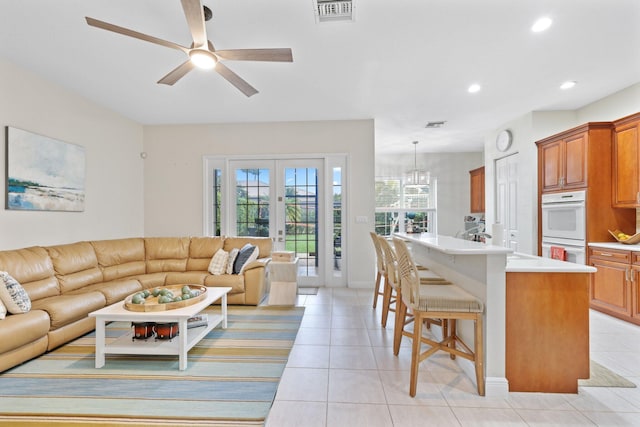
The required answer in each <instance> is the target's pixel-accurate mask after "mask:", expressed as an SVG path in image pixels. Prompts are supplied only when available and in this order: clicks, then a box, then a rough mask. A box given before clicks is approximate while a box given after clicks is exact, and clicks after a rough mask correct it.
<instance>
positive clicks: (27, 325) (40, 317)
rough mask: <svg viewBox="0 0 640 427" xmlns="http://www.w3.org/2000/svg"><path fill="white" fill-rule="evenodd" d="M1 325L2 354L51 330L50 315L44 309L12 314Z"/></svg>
mask: <svg viewBox="0 0 640 427" xmlns="http://www.w3.org/2000/svg"><path fill="white" fill-rule="evenodd" d="M1 324H2V327H0V354H1V353H6V352H8V351H11V350H14V349H16V348H20V347H22V346H23V345H26V344H29V343H31V342H33V341H36V340H37V339H39V338H42V337H44V336H45V335H47V332H49V326H50V322H49V316H48V315H47V313H46V312H44V311H42V310H31V311H30V312H28V313H23V314H11V315H9V316H7V318H6V319H4V320H3V321H2V323H1Z"/></svg>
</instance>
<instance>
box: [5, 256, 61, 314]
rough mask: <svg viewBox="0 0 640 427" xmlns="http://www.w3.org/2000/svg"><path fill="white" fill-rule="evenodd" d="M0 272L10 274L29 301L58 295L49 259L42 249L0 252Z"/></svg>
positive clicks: (56, 281) (58, 291)
mask: <svg viewBox="0 0 640 427" xmlns="http://www.w3.org/2000/svg"><path fill="white" fill-rule="evenodd" d="M0 270H2V271H7V272H8V273H9V274H11V275H12V276H13V277H14V278H15V279H16V280H17V281H18V282H19V283H20V284H21V285H22V287H23V288H24V289H25V290H26V291H27V294H29V297H30V298H31V301H35V300H37V299H40V298H46V297H51V296H54V295H59V294H60V287H59V286H58V280H57V279H56V277H55V272H54V270H53V264H52V262H51V258H49V254H48V253H47V251H46V250H45V249H44V248H41V247H30V248H23V249H15V250H9V251H0Z"/></svg>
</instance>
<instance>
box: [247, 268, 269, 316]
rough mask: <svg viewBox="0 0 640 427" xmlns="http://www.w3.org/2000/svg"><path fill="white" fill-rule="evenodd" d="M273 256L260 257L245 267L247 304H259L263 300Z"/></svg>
mask: <svg viewBox="0 0 640 427" xmlns="http://www.w3.org/2000/svg"><path fill="white" fill-rule="evenodd" d="M269 262H271V258H259V259H257V260H255V261H253V262H251V263H250V264H249V265H247V267H245V269H244V271H243V272H242V275H243V276H244V303H245V304H246V305H258V304H260V301H262V297H263V296H264V294H265V292H266V289H267V280H268V279H267V276H268V274H269V270H268V265H269Z"/></svg>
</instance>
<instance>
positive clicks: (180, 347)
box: [89, 287, 231, 371]
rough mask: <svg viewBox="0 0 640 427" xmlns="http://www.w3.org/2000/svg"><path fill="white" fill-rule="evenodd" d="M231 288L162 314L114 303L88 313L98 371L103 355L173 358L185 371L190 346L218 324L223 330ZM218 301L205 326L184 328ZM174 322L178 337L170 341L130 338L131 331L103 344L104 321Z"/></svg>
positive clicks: (216, 290)
mask: <svg viewBox="0 0 640 427" xmlns="http://www.w3.org/2000/svg"><path fill="white" fill-rule="evenodd" d="M230 290H231V288H209V287H208V288H207V296H206V298H205V299H203V300H202V301H199V302H197V303H195V304H193V305H189V306H187V307H182V308H177V309H174V310H166V311H129V310H127V309H126V308H125V307H124V302H122V301H121V302H118V303H115V304H112V305H110V306H108V307H105V308H102V309H100V310H97V311H94V312H92V313H89V316H91V317H95V318H96V368H102V367H103V366H104V363H105V354H152V355H160V354H162V355H177V356H178V359H179V368H180V370H181V371H183V370H185V369H186V368H187V353H188V352H189V350H191V348H193V346H194V345H196V344H197V343H198V342H199V341H200V340H201V339H202V338H204V337H205V336H206V335H207V334H208V333H209V331H211V330H212V329H213V328H215V327H216V326H218V325H219V324H221V323H222V328H224V329H226V328H227V294H228V293H229V291H230ZM217 300H221V301H220V303H221V304H220V305H221V309H222V310H221V314H217V315H211V314H209V319H208V323H207V325H206V326H200V327H196V328H192V329H188V328H187V320H188V319H189V318H190V317H193V316H195V315H196V314H198V313H200V312H201V311H202V310H204V309H205V308H207V307H208V306H209V305H211V304H212V303H213V302H215V301H217ZM113 321H126V322H157V323H167V322H177V323H178V331H179V332H178V336H176V337H174V338H173V339H171V340H167V339H162V340H156V339H154V338H148V339H146V340H143V339H136V340H134V339H133V331H129V333H127V334H125V335H123V336H122V337H120V338H118V339H117V340H115V341H113V342H111V343H109V345H107V344H106V342H105V341H106V340H105V325H106V323H107V322H113Z"/></svg>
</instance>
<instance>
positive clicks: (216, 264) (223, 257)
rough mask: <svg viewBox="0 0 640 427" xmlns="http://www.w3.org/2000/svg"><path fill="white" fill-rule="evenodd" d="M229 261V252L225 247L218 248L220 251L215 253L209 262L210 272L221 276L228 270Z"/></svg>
mask: <svg viewBox="0 0 640 427" xmlns="http://www.w3.org/2000/svg"><path fill="white" fill-rule="evenodd" d="M228 262H229V252H227V251H225V250H224V249H222V248H221V249H218V251H217V252H216V253H215V254H213V258H211V262H210V263H209V269H208V270H209V273H211V274H213V275H215V276H219V275H221V274H224V273H225V271H226V270H227V263H228Z"/></svg>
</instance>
